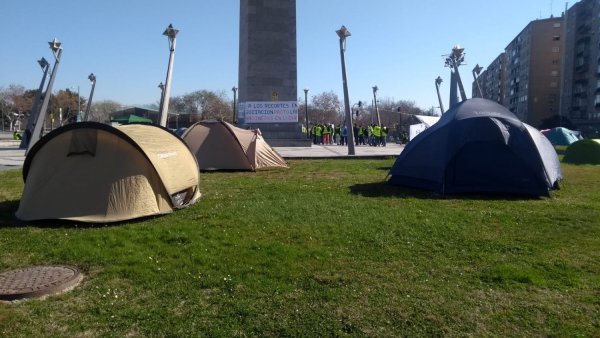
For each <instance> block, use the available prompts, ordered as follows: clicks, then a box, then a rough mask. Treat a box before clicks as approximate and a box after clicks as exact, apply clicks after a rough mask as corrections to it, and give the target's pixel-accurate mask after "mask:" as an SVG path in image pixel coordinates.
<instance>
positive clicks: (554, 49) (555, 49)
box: [552, 47, 560, 53]
mask: <svg viewBox="0 0 600 338" xmlns="http://www.w3.org/2000/svg"><path fill="white" fill-rule="evenodd" d="M552 52H553V53H558V52H560V48H559V47H552Z"/></svg>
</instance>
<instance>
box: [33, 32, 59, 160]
mask: <svg viewBox="0 0 600 338" xmlns="http://www.w3.org/2000/svg"><path fill="white" fill-rule="evenodd" d="M48 44H50V49H52V54H54V60H55V61H54V67H52V73H51V74H50V80H48V86H47V87H46V93H45V94H44V101H43V102H42V106H41V108H40V113H39V114H38V116H37V118H36V121H35V125H34V127H33V132H32V133H31V140H30V141H29V144H28V145H27V152H29V150H31V147H33V145H35V144H36V142H37V141H38V140H39V139H40V137H41V136H42V128H43V127H44V121H45V120H46V110H47V109H48V103H49V102H50V96H52V85H53V84H54V79H55V78H56V72H57V70H58V66H59V65H60V56H61V55H62V51H63V49H62V47H61V43H60V42H59V41H58V40H57V39H56V38H54V40H53V41H51V42H48Z"/></svg>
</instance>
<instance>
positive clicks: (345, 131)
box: [340, 124, 348, 146]
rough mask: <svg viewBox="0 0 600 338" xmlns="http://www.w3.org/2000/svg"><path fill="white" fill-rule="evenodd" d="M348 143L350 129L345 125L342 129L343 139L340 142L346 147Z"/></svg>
mask: <svg viewBox="0 0 600 338" xmlns="http://www.w3.org/2000/svg"><path fill="white" fill-rule="evenodd" d="M346 142H348V128H346V125H345V124H344V126H343V127H342V139H341V141H340V145H342V146H343V145H345V144H346Z"/></svg>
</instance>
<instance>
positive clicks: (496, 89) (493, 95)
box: [472, 53, 505, 104]
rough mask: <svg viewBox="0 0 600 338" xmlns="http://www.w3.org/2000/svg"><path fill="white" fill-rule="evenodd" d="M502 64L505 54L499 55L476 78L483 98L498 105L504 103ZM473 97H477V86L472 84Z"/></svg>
mask: <svg viewBox="0 0 600 338" xmlns="http://www.w3.org/2000/svg"><path fill="white" fill-rule="evenodd" d="M504 62H505V54H504V53H501V54H500V55H498V57H497V58H496V59H494V61H492V63H491V64H490V65H489V66H488V67H487V68H486V69H485V70H484V71H483V72H482V73H481V74H479V76H478V77H477V79H478V81H479V86H480V87H481V93H482V94H483V97H484V98H486V99H489V100H492V101H496V102H498V103H500V104H503V103H504ZM472 96H473V97H479V94H478V92H477V84H476V83H475V82H473V95H472Z"/></svg>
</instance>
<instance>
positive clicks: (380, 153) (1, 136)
mask: <svg viewBox="0 0 600 338" xmlns="http://www.w3.org/2000/svg"><path fill="white" fill-rule="evenodd" d="M19 144H20V141H16V140H13V139H12V133H9V132H0V170H8V169H17V168H21V167H22V166H23V162H24V161H25V150H24V149H19ZM274 149H275V150H276V151H277V152H278V153H279V154H280V155H281V156H282V157H283V158H285V159H328V158H329V159H334V158H384V157H390V156H398V155H399V154H400V152H402V150H403V149H404V145H401V144H396V143H388V144H387V145H386V146H385V147H370V146H363V145H361V146H355V147H354V149H355V152H354V153H355V155H354V156H350V155H348V147H347V146H339V145H314V144H313V145H312V146H311V147H274Z"/></svg>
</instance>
